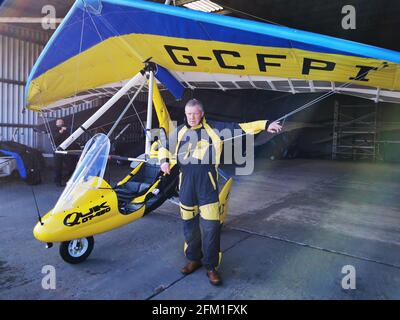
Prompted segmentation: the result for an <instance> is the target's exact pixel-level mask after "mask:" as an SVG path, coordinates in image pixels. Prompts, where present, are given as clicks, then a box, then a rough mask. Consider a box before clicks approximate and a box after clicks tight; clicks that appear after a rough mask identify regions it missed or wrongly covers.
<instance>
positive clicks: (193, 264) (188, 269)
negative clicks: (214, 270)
mask: <svg viewBox="0 0 400 320" xmlns="http://www.w3.org/2000/svg"><path fill="white" fill-rule="evenodd" d="M200 267H201V261H189V262H188V263H187V264H186V266H184V267H183V268H182V269H181V272H182V273H183V274H191V273H192V272H194V271H196V270H197V269H198V268H200Z"/></svg>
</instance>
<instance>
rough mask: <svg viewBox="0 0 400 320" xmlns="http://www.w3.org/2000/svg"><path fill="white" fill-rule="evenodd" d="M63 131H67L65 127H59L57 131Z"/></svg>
mask: <svg viewBox="0 0 400 320" xmlns="http://www.w3.org/2000/svg"><path fill="white" fill-rule="evenodd" d="M64 131H67V127H61V129H60V130H59V131H58V132H60V133H63V132H64Z"/></svg>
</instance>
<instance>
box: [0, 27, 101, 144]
mask: <svg viewBox="0 0 400 320" xmlns="http://www.w3.org/2000/svg"><path fill="white" fill-rule="evenodd" d="M48 39H49V34H48V33H46V32H41V31H38V30H32V29H27V28H22V27H16V26H11V25H7V24H1V23H0V140H3V141H8V140H14V141H16V142H19V143H22V144H25V145H28V146H30V147H34V148H39V149H41V150H42V151H46V149H48V144H49V141H48V138H47V135H46V134H44V133H43V132H42V131H38V130H36V128H37V126H38V125H40V124H42V123H43V119H42V117H41V116H40V114H39V113H37V112H32V111H30V110H26V109H24V105H25V101H24V90H25V85H26V81H27V79H28V76H29V73H30V71H31V69H32V67H33V65H34V63H35V61H36V60H37V58H38V56H39V55H40V53H41V51H42V50H43V48H44V46H45V44H46V42H47V41H48ZM93 106H94V105H93V104H92V103H91V102H87V103H84V104H81V105H78V106H76V107H74V108H71V109H69V110H58V111H54V112H51V113H46V114H45V115H44V116H45V117H46V118H47V119H48V120H49V121H52V120H54V119H56V118H58V117H66V116H68V115H71V114H75V113H78V112H81V111H83V110H87V109H90V108H92V107H93Z"/></svg>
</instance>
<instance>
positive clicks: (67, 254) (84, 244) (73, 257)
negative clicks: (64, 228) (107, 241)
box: [60, 237, 94, 264]
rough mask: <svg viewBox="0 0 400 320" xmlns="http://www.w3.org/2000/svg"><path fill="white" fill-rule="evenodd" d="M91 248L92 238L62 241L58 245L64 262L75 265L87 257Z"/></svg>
mask: <svg viewBox="0 0 400 320" xmlns="http://www.w3.org/2000/svg"><path fill="white" fill-rule="evenodd" d="M93 247H94V239H93V237H87V238H82V239H75V240H70V241H64V242H62V243H61V245H60V255H61V258H63V260H64V261H65V262H68V263H72V264H77V263H81V262H83V261H85V260H86V259H87V257H89V255H90V253H91V252H92V250H93Z"/></svg>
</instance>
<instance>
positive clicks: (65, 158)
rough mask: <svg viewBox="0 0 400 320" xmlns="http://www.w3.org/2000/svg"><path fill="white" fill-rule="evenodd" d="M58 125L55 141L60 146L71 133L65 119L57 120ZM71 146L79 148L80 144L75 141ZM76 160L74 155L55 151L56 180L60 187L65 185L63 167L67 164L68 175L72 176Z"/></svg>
mask: <svg viewBox="0 0 400 320" xmlns="http://www.w3.org/2000/svg"><path fill="white" fill-rule="evenodd" d="M56 127H57V131H56V133H55V135H54V143H55V145H56V147H58V146H59V145H60V144H61V143H63V142H64V141H65V140H66V139H67V138H68V136H69V134H68V131H67V127H66V125H65V122H64V120H63V119H57V120H56ZM70 148H71V149H74V148H79V146H78V145H77V144H76V143H74V144H71V146H70ZM75 162H76V161H75V158H74V156H72V155H62V154H58V153H54V182H55V184H56V185H57V186H58V187H64V186H65V182H63V167H64V166H65V168H66V170H67V177H70V176H71V175H72V173H73V172H74V169H75Z"/></svg>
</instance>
